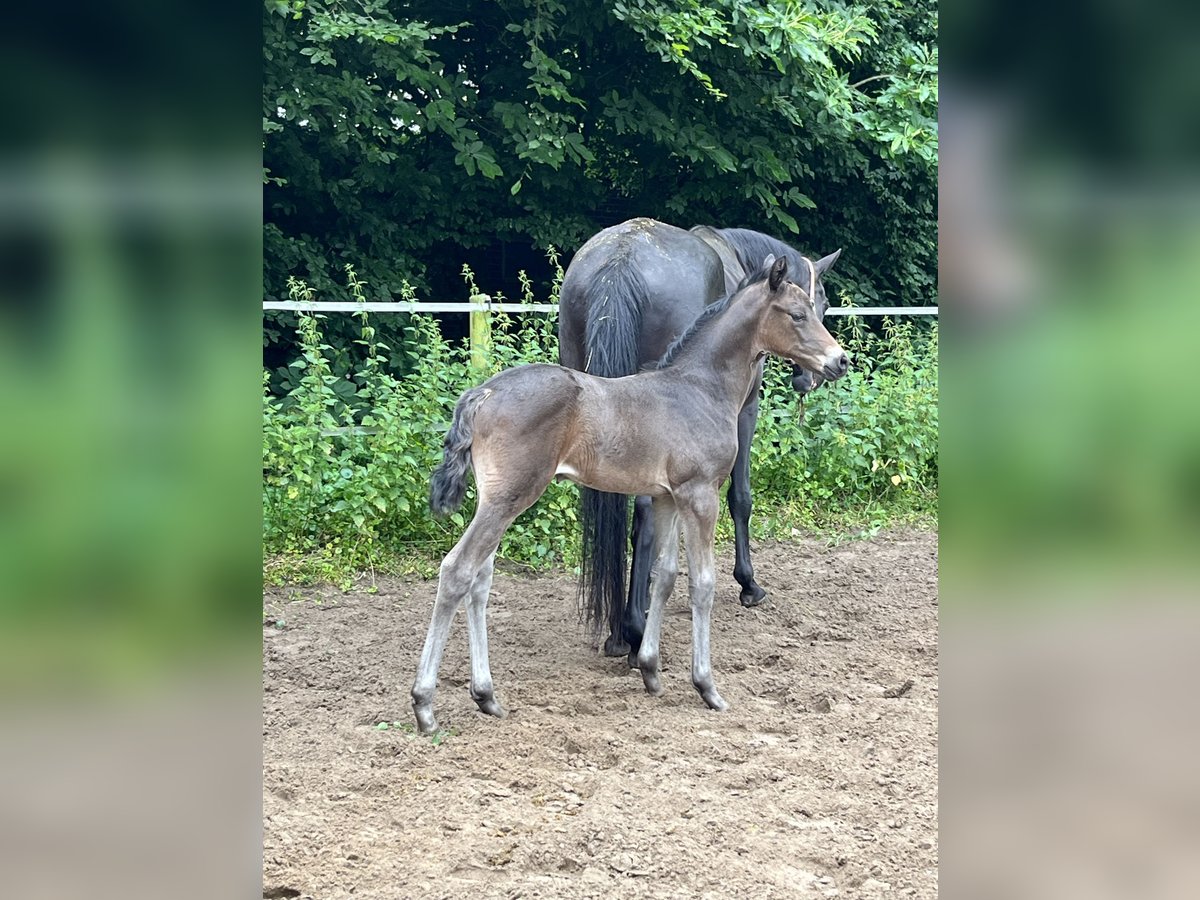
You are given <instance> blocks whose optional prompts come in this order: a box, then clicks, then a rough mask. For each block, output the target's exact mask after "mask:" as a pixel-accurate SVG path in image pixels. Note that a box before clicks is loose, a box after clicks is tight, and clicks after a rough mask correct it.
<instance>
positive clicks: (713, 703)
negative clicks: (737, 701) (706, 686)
mask: <svg viewBox="0 0 1200 900" xmlns="http://www.w3.org/2000/svg"><path fill="white" fill-rule="evenodd" d="M700 696H701V697H703V698H704V702H705V703H707V704H708V708H709V709H711V710H713V711H714V712H725V710H727V709H729V704H728V703H726V702H725V701H724V700H723V699H722V698H721V695H720V694H718V693H717V692H716V691H715V690H711V691H708V692H707V693H703V694H701V695H700Z"/></svg>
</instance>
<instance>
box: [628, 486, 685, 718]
mask: <svg viewBox="0 0 1200 900" xmlns="http://www.w3.org/2000/svg"><path fill="white" fill-rule="evenodd" d="M652 509H653V514H654V566H653V568H652V570H651V572H650V614H649V615H648V616H647V617H646V631H645V634H643V635H642V645H641V647H639V648H638V655H637V667H638V668H639V669H640V670H641V672H642V682H643V683H644V684H645V685H646V691H647V692H648V693H650V694H653V695H655V696H658V695H659V694H661V693H662V684H661V682H660V681H659V676H660V674H661V672H662V667H661V664H660V660H659V651H658V641H659V636H660V635H661V634H662V621H663V613H664V612H665V610H666V606H667V599H668V598H669V597H670V596H671V592H672V591H673V590H674V589H675V577H676V576H677V575H678V574H679V515H678V513H677V512H676V508H675V501H674V500H673V499H672V498H671V497H659V498H658V499H657V500H656V501H655V502H654V504H653V508H652Z"/></svg>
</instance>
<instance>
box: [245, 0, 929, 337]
mask: <svg viewBox="0 0 1200 900" xmlns="http://www.w3.org/2000/svg"><path fill="white" fill-rule="evenodd" d="M264 9H265V17H264V58H265V79H264V104H263V130H264V183H265V185H264V206H265V212H264V215H265V219H266V231H265V238H264V249H265V256H266V264H265V273H264V281H265V291H266V294H267V296H268V297H284V296H286V293H287V288H286V284H287V278H288V276H289V275H293V276H298V277H302V278H304V279H305V280H306V281H307V282H308V283H309V284H310V285H311V286H312V287H313V288H314V289H315V290H316V291H317V293H318V294H319V295H322V296H325V297H327V298H336V299H342V298H343V296H344V294H345V290H346V289H345V287H344V286H341V285H339V283H338V281H337V279H336V278H335V277H334V276H335V273H337V272H339V271H340V270H341V269H342V268H343V267H344V265H345V264H346V263H352V264H354V265H355V266H356V267H357V269H358V271H359V272H360V273H361V274H362V276H363V278H364V280H365V281H366V282H367V283H368V284H370V285H371V289H372V291H375V292H377V293H378V294H379V295H381V296H384V297H388V296H393V295H396V294H398V293H399V292H400V291H401V290H402V286H403V282H404V281H405V280H407V281H408V282H410V283H412V284H413V285H416V286H417V287H418V289H420V288H423V287H425V286H427V284H428V278H429V275H430V273H431V267H434V266H437V265H439V264H440V265H444V266H446V267H447V268H450V269H457V267H458V265H459V264H460V263H461V261H462V259H461V255H455V254H456V251H459V252H461V249H462V248H478V247H486V246H490V245H493V244H495V243H496V242H498V241H513V240H520V241H526V242H528V244H529V245H532V246H541V247H544V246H547V245H549V244H554V245H556V246H558V247H561V248H564V249H565V250H567V251H568V252H569V251H571V250H573V249H574V248H575V247H577V246H578V245H579V244H580V243H581V242H582V241H583V240H584V239H586V238H587V237H588V236H589V235H590V234H592V233H593V232H594V231H595V230H596V228H597V226H598V223H600V222H602V221H603V220H604V215H603V213H602V212H601V211H602V210H603V209H605V208H606V206H607V205H609V204H611V203H612V202H613V201H614V199H618V200H621V201H623V203H625V204H627V205H628V206H631V207H634V208H636V210H637V212H638V214H644V215H650V216H655V217H659V218H663V219H666V220H668V221H672V222H675V223H677V224H680V225H683V226H688V225H692V224H697V223H711V224H716V225H721V226H743V227H751V228H758V229H760V230H763V231H768V232H773V233H775V234H777V235H779V236H780V237H783V238H785V239H787V238H789V237H790V238H791V239H792V241H793V242H794V243H795V244H796V245H797V246H800V247H802V248H811V249H812V250H813V251H814V252H816V251H819V252H828V251H830V250H832V249H833V248H834V247H837V246H842V247H845V248H846V253H845V254H844V255H843V260H842V261H841V262H839V264H838V268H837V270H835V274H836V276H837V278H838V279H840V282H835V286H840V287H842V288H843V289H844V290H848V291H849V292H851V293H852V294H853V295H854V296H855V297H856V299H859V300H860V301H868V302H882V303H908V302H926V301H930V300H932V299H933V295H934V292H935V290H936V288H935V285H936V280H935V279H936V215H935V202H936V183H937V122H936V103H937V64H938V54H937V46H936V28H937V8H936V5H935V4H934V3H933V2H932V0H920V2H917V3H902V2H900V0H884V2H875V3H872V4H871V5H870V6H865V5H864V6H854V5H844V4H842V3H835V2H812V3H799V2H794V0H705V2H700V0H615V2H601V0H576V2H571V3H567V2H565V0H497V2H483V0H461V2H454V0H437V2H433V0H426V2H421V0H416V2H385V0H266V3H265V7H264ZM439 261H440V262H439ZM345 327H347V328H349V327H350V326H345ZM284 331H287V329H281V331H280V332H276V331H272V330H270V329H269V330H268V340H269V341H270V340H274V339H276V338H277V337H279V335H280V333H281V332H284ZM348 334H349V332H348ZM334 342H335V343H336V340H335V341H334Z"/></svg>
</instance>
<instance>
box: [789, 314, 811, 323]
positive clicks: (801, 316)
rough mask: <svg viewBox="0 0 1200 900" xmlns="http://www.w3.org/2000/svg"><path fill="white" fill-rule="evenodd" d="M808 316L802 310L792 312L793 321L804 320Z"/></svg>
mask: <svg viewBox="0 0 1200 900" xmlns="http://www.w3.org/2000/svg"><path fill="white" fill-rule="evenodd" d="M807 318H808V316H807V315H806V314H805V313H802V312H794V313H792V321H793V322H803V321H804V320H805V319H807Z"/></svg>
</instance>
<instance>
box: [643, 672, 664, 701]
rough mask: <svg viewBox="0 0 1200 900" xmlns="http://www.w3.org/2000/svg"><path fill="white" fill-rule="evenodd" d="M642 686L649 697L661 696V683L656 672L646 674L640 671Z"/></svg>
mask: <svg viewBox="0 0 1200 900" xmlns="http://www.w3.org/2000/svg"><path fill="white" fill-rule="evenodd" d="M642 684H644V685H645V686H646V693H647V694H649V695H650V696H651V697H661V696H662V692H663V688H662V682H661V681H660V680H659V677H658V673H657V672H648V671H646V670H645V669H642Z"/></svg>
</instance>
